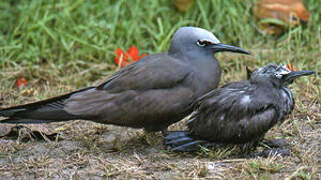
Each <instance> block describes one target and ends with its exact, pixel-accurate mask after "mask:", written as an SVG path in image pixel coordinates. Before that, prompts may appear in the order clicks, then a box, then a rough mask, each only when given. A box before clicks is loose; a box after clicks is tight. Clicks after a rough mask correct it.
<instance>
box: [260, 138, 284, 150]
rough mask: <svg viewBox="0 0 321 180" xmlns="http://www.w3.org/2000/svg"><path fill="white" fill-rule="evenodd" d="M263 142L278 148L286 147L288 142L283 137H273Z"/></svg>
mask: <svg viewBox="0 0 321 180" xmlns="http://www.w3.org/2000/svg"><path fill="white" fill-rule="evenodd" d="M263 144H264V145H266V146H268V147H270V148H280V147H287V146H289V143H288V141H287V140H285V139H273V140H265V141H263Z"/></svg>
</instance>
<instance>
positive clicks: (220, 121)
mask: <svg viewBox="0 0 321 180" xmlns="http://www.w3.org/2000/svg"><path fill="white" fill-rule="evenodd" d="M257 91H258V89H257V87H255V86H253V85H252V86H249V83H248V81H242V82H238V83H231V84H228V85H226V86H224V87H223V88H219V89H216V90H213V91H211V92H210V93H208V94H207V95H205V96H203V97H202V98H201V99H200V102H199V103H198V105H197V109H196V110H195V111H194V113H193V115H192V117H191V119H190V120H189V122H188V124H187V125H188V127H189V129H190V130H191V132H192V134H193V135H196V136H199V137H201V138H203V139H205V140H209V141H214V142H224V143H244V142H247V141H250V140H251V139H252V138H255V137H257V136H259V135H262V134H263V135H264V133H265V132H266V131H267V130H268V129H270V128H271V127H272V126H273V125H274V124H275V123H276V122H277V121H278V116H279V115H278V109H277V108H276V107H275V105H274V103H273V100H271V99H270V98H266V97H264V94H258V93H257ZM270 93H271V92H270Z"/></svg>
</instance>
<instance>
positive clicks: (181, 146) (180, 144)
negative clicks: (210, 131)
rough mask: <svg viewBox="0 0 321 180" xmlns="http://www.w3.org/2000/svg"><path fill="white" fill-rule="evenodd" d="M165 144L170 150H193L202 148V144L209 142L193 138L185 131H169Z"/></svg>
mask: <svg viewBox="0 0 321 180" xmlns="http://www.w3.org/2000/svg"><path fill="white" fill-rule="evenodd" d="M164 139H165V142H164V143H165V145H167V146H169V147H170V148H169V150H170V151H176V152H191V151H197V150H200V145H203V144H206V143H208V142H207V141H204V140H197V139H193V138H192V137H190V136H188V134H187V133H186V132H185V131H169V132H168V133H167V135H166V136H165V138H164Z"/></svg>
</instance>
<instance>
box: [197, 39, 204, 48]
mask: <svg viewBox="0 0 321 180" xmlns="http://www.w3.org/2000/svg"><path fill="white" fill-rule="evenodd" d="M196 44H197V45H198V46H200V47H204V46H206V42H204V41H200V40H198V41H197V42H196Z"/></svg>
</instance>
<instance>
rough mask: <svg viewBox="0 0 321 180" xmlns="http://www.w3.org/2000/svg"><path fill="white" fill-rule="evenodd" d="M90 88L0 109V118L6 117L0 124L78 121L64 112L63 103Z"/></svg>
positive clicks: (75, 117) (76, 117)
mask: <svg viewBox="0 0 321 180" xmlns="http://www.w3.org/2000/svg"><path fill="white" fill-rule="evenodd" d="M91 88H93V87H89V88H84V89H80V90H78V91H74V92H71V93H68V94H64V95H61V96H57V97H53V98H49V99H46V100H43V101H38V102H34V103H30V104H24V105H19V106H14V107H9V108H5V109H0V117H1V116H3V117H7V119H4V120H0V123H10V124H16V123H28V124H34V123H49V122H60V121H68V120H73V119H79V118H80V117H78V116H75V115H72V114H69V113H68V112H66V111H65V110H64V101H65V100H66V99H68V98H69V97H70V96H71V95H73V94H75V93H78V92H81V91H85V90H88V89H91Z"/></svg>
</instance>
